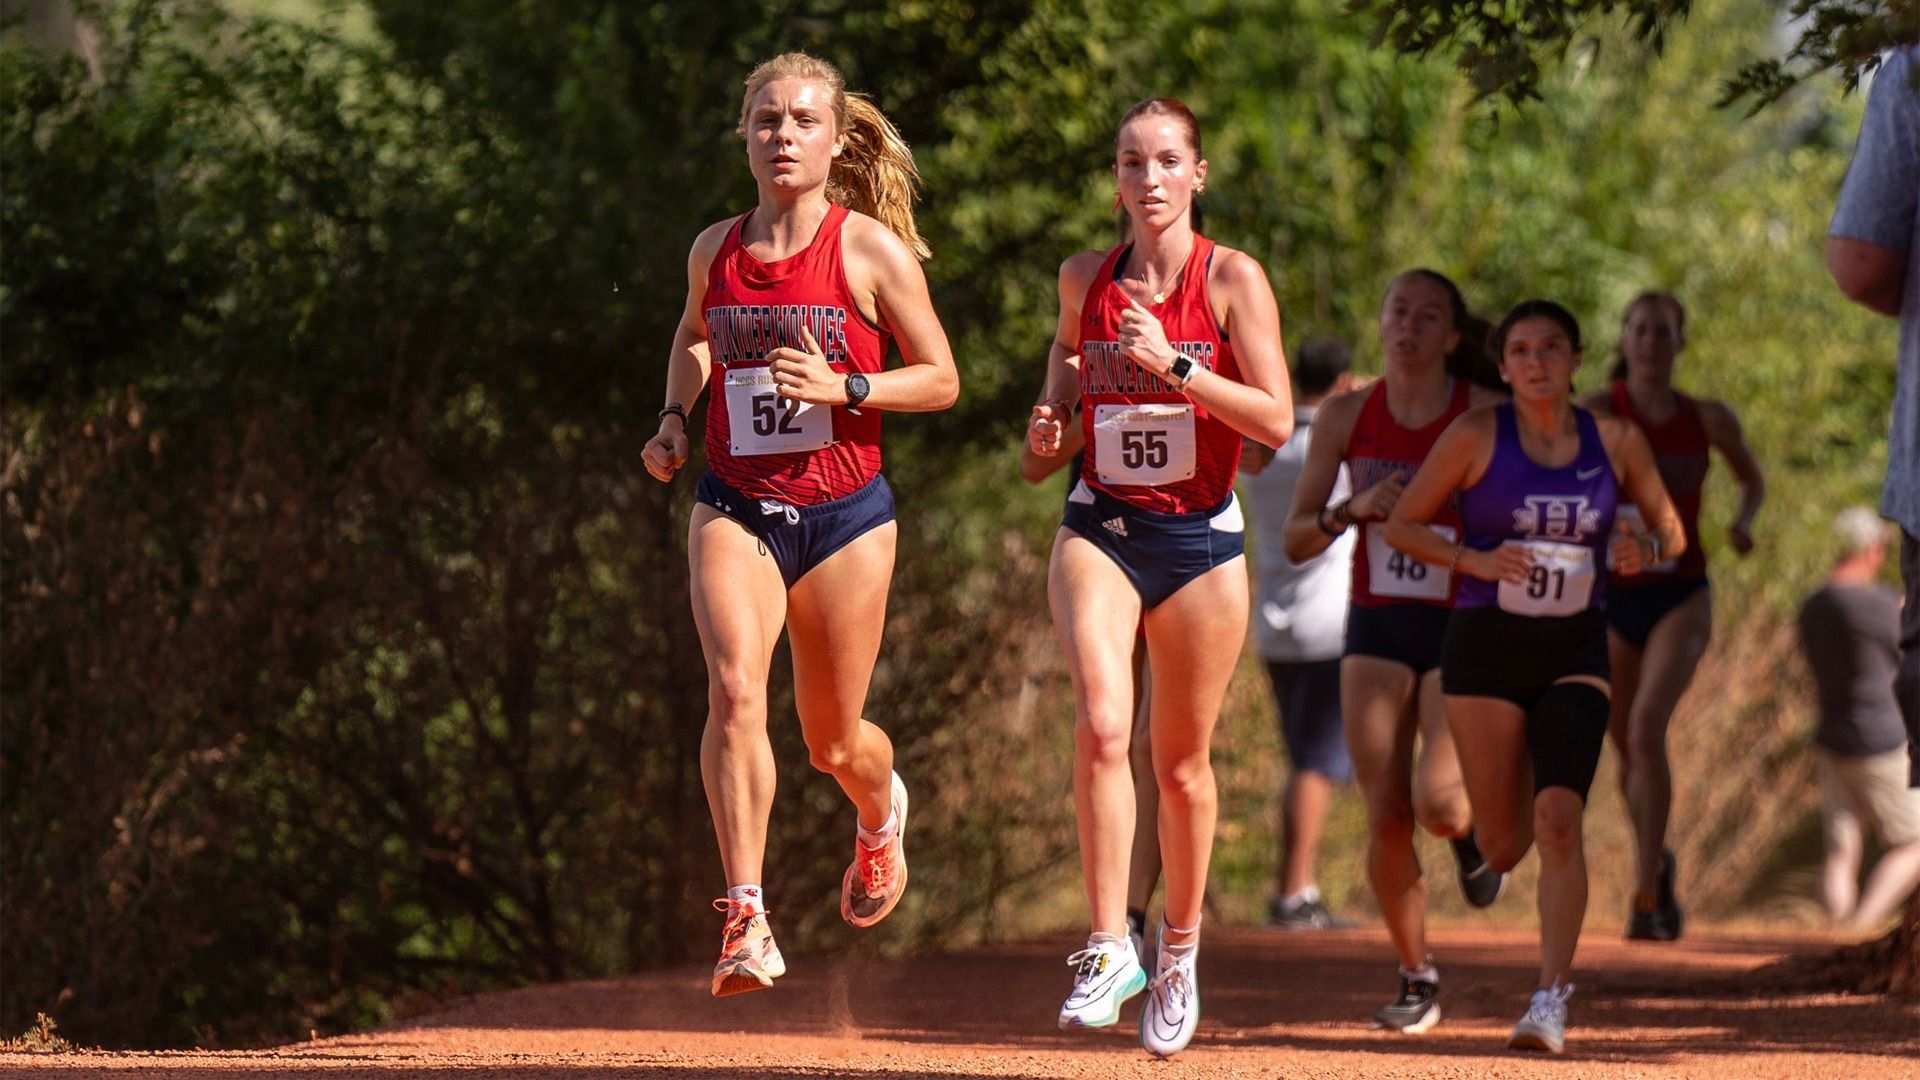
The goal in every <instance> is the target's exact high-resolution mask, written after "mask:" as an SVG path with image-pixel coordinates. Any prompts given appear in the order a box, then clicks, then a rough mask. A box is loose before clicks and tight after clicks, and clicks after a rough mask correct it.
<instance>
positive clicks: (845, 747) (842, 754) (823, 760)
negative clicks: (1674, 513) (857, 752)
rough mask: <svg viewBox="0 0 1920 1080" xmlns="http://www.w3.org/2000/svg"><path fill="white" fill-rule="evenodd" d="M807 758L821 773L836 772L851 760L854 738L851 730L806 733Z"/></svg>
mask: <svg viewBox="0 0 1920 1080" xmlns="http://www.w3.org/2000/svg"><path fill="white" fill-rule="evenodd" d="M806 740H807V759H808V760H809V761H810V762H812V763H813V767H814V768H816V769H818V770H820V771H821V772H823V773H837V772H839V771H840V770H842V769H844V768H846V767H847V766H848V765H849V764H851V763H852V762H853V755H854V749H855V745H854V744H855V738H854V734H853V732H852V731H851V730H849V731H847V732H845V733H844V734H835V735H831V736H828V735H808V736H806Z"/></svg>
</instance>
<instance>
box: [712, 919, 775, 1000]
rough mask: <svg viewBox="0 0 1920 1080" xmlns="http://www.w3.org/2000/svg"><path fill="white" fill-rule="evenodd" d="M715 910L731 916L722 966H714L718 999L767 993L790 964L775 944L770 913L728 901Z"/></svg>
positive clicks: (723, 937) (723, 930)
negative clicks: (751, 993)
mask: <svg viewBox="0 0 1920 1080" xmlns="http://www.w3.org/2000/svg"><path fill="white" fill-rule="evenodd" d="M713 906H714V909H715V910H716V911H723V912H725V913H726V915H727V922H726V925H725V926H724V927H722V928H721V930H720V962H719V963H717V964H715V965H713V996H714V997H731V996H732V995H734V994H745V993H747V992H749V991H753V990H765V989H766V988H767V987H769V986H772V985H773V980H775V979H777V978H779V977H780V976H782V975H785V974H786V973H787V961H786V960H785V958H783V957H782V956H781V955H780V946H778V945H775V944H774V943H773V930H772V928H771V927H769V926H768V925H767V913H766V912H764V911H757V910H754V909H751V908H748V907H746V906H744V905H742V904H740V903H738V902H736V901H733V900H728V899H724V898H723V899H719V900H715V901H714V902H713Z"/></svg>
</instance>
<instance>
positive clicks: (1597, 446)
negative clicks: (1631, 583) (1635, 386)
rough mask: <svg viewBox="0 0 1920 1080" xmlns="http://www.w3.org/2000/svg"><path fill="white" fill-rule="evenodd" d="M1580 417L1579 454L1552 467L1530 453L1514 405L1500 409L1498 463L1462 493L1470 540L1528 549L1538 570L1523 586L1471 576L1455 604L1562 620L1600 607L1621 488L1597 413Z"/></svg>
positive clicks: (1579, 412) (1486, 547) (1487, 546)
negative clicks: (1601, 435) (1523, 439)
mask: <svg viewBox="0 0 1920 1080" xmlns="http://www.w3.org/2000/svg"><path fill="white" fill-rule="evenodd" d="M1573 416H1574V425H1575V428H1576V429H1577V430H1578V431H1579V433H1580V450H1579V453H1578V454H1576V455H1575V456H1574V459H1573V460H1572V461H1571V462H1569V463H1568V464H1566V465H1563V466H1560V467H1558V468H1551V467H1549V466H1546V465H1542V464H1540V463H1539V462H1537V461H1534V460H1533V459H1532V458H1529V457H1528V456H1527V452H1526V449H1525V448H1524V447H1523V446H1522V445H1521V443H1520V430H1519V425H1518V422H1517V420H1516V419H1515V417H1514V412H1513V406H1512V405H1511V404H1505V405H1499V406H1496V407H1495V411H1494V430H1495V434H1494V444H1493V458H1492V460H1491V461H1489V462H1488V463H1487V471H1486V474H1485V475H1483V476H1482V477H1481V478H1480V479H1479V481H1478V482H1477V483H1475V484H1474V485H1473V486H1472V487H1470V488H1467V489H1466V490H1465V491H1462V492H1461V493H1460V521H1461V525H1462V526H1463V528H1464V529H1465V531H1466V539H1465V543H1466V546H1467V547H1470V548H1473V549H1474V550H1476V551H1492V550H1493V549H1494V548H1497V547H1500V546H1501V545H1503V544H1512V545H1518V546H1520V547H1524V548H1526V549H1527V552H1528V554H1529V555H1530V556H1531V557H1532V560H1533V569H1532V571H1531V572H1530V573H1529V574H1528V576H1527V579H1526V581H1524V582H1519V583H1515V582H1510V581H1499V582H1493V581H1481V580H1480V579H1479V578H1471V577H1470V578H1467V579H1466V580H1465V581H1463V582H1462V583H1461V585H1460V595H1459V597H1458V599H1456V600H1455V601H1454V604H1455V606H1456V607H1462V608H1469V607H1499V608H1500V610H1502V611H1508V612H1512V613H1513V614H1516V615H1533V616H1561V615H1574V614H1578V613H1579V612H1581V611H1585V610H1586V609H1587V608H1590V607H1598V606H1600V601H1601V598H1602V596H1603V595H1604V593H1605V591H1606V582H1607V573H1606V563H1605V560H1606V548H1607V542H1608V540H1609V539H1610V538H1611V536H1612V533H1613V516H1614V508H1615V507H1616V506H1617V505H1618V504H1619V501H1620V485H1619V482H1618V481H1617V480H1615V479H1614V475H1613V462H1612V461H1611V460H1609V459H1608V457H1607V448H1606V446H1605V444H1603V443H1602V442H1601V441H1600V427H1599V425H1598V424H1596V423H1594V420H1593V414H1592V413H1590V412H1588V411H1587V410H1585V409H1581V408H1575V409H1574V410H1573Z"/></svg>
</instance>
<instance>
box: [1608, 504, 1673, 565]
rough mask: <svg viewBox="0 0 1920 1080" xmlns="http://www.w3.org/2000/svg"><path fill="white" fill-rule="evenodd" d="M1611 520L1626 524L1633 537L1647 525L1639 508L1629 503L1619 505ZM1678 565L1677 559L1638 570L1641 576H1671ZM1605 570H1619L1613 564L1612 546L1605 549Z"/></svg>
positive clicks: (1645, 528)
mask: <svg viewBox="0 0 1920 1080" xmlns="http://www.w3.org/2000/svg"><path fill="white" fill-rule="evenodd" d="M1613 520H1615V521H1624V522H1626V523H1627V528H1628V530H1630V531H1631V532H1632V533H1633V534H1634V535H1635V536H1638V535H1640V534H1642V533H1644V532H1646V531H1647V523H1646V520H1645V519H1644V518H1642V517H1641V516H1640V508H1639V507H1637V506H1634V505H1633V504H1631V503H1621V504H1620V506H1619V507H1618V508H1616V509H1615V510H1614V512H1613ZM1679 565H1680V560H1679V559H1668V560H1666V561H1664V562H1657V563H1654V564H1653V565H1651V566H1643V567H1641V568H1640V572H1641V573H1643V574H1671V573H1673V571H1674V570H1675V569H1677V568H1678V567H1679ZM1607 569H1609V570H1618V569H1620V567H1619V566H1618V565H1616V564H1615V562H1614V558H1613V548H1612V546H1608V548H1607Z"/></svg>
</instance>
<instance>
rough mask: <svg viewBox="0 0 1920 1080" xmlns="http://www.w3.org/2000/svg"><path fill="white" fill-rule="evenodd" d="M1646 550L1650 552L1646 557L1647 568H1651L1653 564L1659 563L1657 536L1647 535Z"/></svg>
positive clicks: (1658, 540) (1658, 539) (1658, 541)
mask: <svg viewBox="0 0 1920 1080" xmlns="http://www.w3.org/2000/svg"><path fill="white" fill-rule="evenodd" d="M1647 550H1648V552H1650V554H1648V556H1647V565H1648V566H1652V565H1653V564H1654V563H1657V562H1659V561H1660V538H1659V537H1658V536H1655V535H1654V534H1652V533H1648V534H1647Z"/></svg>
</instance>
